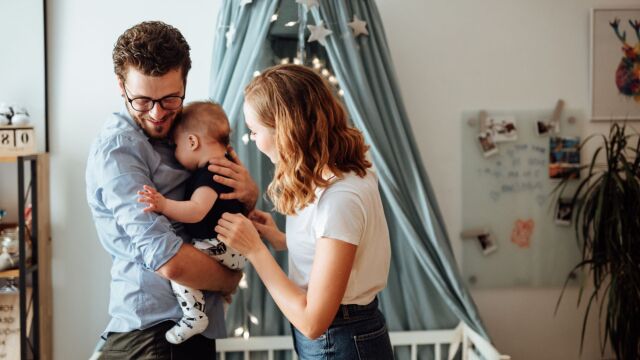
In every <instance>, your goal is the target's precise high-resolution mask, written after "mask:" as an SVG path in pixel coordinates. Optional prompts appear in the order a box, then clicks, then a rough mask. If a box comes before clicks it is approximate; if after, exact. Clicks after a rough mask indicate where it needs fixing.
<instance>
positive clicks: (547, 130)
mask: <svg viewBox="0 0 640 360" xmlns="http://www.w3.org/2000/svg"><path fill="white" fill-rule="evenodd" d="M559 133H560V122H559V121H546V122H545V121H537V122H536V134H538V136H547V135H550V134H559Z"/></svg>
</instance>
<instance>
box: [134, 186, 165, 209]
mask: <svg viewBox="0 0 640 360" xmlns="http://www.w3.org/2000/svg"><path fill="white" fill-rule="evenodd" d="M143 188H144V189H143V190H142V191H138V195H140V196H139V197H138V202H140V203H146V204H148V206H147V207H146V208H144V210H143V211H144V212H150V211H154V212H157V213H162V212H164V209H165V206H166V204H167V199H166V198H165V197H164V196H163V195H162V194H160V193H159V192H158V191H157V190H156V189H154V188H152V187H151V186H148V185H144V186H143Z"/></svg>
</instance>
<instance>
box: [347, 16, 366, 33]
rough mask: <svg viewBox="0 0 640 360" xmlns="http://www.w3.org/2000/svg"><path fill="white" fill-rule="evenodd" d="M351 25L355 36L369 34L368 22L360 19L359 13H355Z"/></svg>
mask: <svg viewBox="0 0 640 360" xmlns="http://www.w3.org/2000/svg"><path fill="white" fill-rule="evenodd" d="M349 27H350V28H351V29H352V30H353V36H354V37H358V36H360V35H367V36H368V35H369V31H367V22H366V21H363V20H360V19H359V18H358V15H353V21H352V22H350V23H349Z"/></svg>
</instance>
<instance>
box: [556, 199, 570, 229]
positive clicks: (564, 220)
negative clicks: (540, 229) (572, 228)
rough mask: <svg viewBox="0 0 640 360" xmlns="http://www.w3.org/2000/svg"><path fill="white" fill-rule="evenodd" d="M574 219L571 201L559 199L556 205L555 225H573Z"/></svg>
mask: <svg viewBox="0 0 640 360" xmlns="http://www.w3.org/2000/svg"><path fill="white" fill-rule="evenodd" d="M572 217H573V204H572V202H571V199H567V198H559V199H558V203H557V204H556V215H555V223H556V224H558V225H565V226H568V225H571V219H572Z"/></svg>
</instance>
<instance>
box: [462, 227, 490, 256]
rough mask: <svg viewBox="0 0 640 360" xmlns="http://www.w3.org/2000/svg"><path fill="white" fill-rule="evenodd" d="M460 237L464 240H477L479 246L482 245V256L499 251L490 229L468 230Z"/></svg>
mask: <svg viewBox="0 0 640 360" xmlns="http://www.w3.org/2000/svg"><path fill="white" fill-rule="evenodd" d="M460 237H462V238H463V239H476V240H477V241H478V244H480V248H481V249H482V254H484V255H485V256H486V255H489V254H491V253H492V252H494V251H496V250H498V245H497V244H496V241H495V239H494V238H493V235H492V234H491V231H490V230H489V229H488V228H485V227H480V228H473V229H467V230H464V231H463V232H462V233H461V234H460Z"/></svg>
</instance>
